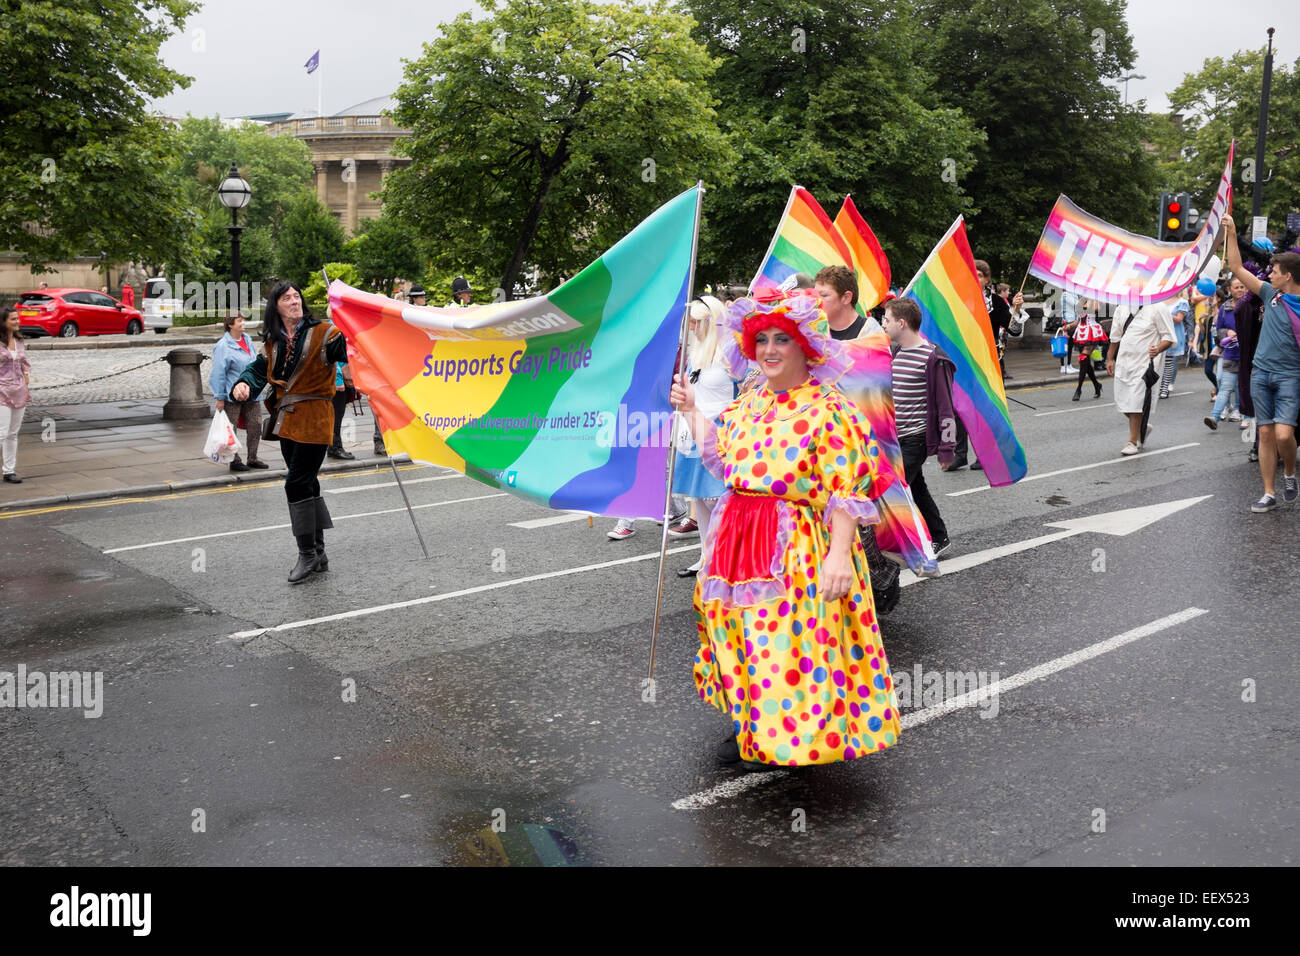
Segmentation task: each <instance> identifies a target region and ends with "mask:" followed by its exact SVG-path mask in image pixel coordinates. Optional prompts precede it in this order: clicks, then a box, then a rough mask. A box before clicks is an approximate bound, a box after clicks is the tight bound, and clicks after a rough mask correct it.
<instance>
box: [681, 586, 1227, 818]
mask: <svg viewBox="0 0 1300 956" xmlns="http://www.w3.org/2000/svg"><path fill="white" fill-rule="evenodd" d="M1209 613H1210V612H1209V611H1207V610H1205V609H1203V608H1199V607H1189V608H1187V609H1186V610H1183V611H1179V612H1178V613H1177V614H1170V615H1168V616H1167V617H1162V618H1160V619H1159V620H1158V621H1152V622H1151V623H1150V624H1143V625H1142V626H1141V627H1135V628H1133V629H1132V630H1129V631H1125V632H1124V633H1123V634H1117V635H1115V636H1114V637H1111V638H1107V639H1106V640H1104V641H1099V642H1097V643H1096V644H1090V645H1089V646H1087V647H1084V648H1080V649H1079V650H1077V651H1072V652H1071V653H1069V654H1065V655H1062V656H1061V657H1057V658H1055V659H1053V660H1050V661H1047V662H1046V663H1043V664H1039V665H1037V666H1035V667H1031V668H1029V669H1028V670H1023V671H1021V672H1020V673H1018V674H1012V675H1011V676H1010V677H1008V678H1006V679H1005V680H999V681H996V682H994V683H992V684H989V685H988V686H986V687H984V688H982V689H980V690H976V691H971V692H969V693H966V694H962V695H960V696H958V697H954V698H952V699H951V700H946V701H944V702H943V703H942V704H939V705H937V706H934V707H926V708H924V709H922V710H918V711H916V712H914V713H911V714H908V715H907V716H905V717H904V718H903V719H902V721H901V723H902V727H903V729H904V730H910V729H912V728H914V727H919V726H921V725H922V724H925V723H929V722H930V721H931V720H934V719H935V718H938V717H946V716H947V715H948V714H951V713H954V712H956V711H958V710H963V709H965V708H967V707H974V706H976V705H978V704H980V703H983V702H984V701H986V700H987V699H988V698H990V697H992V696H994V695H996V694H1004V693H1006V692H1008V691H1012V690H1015V689H1017V688H1019V687H1024V686H1025V685H1026V684H1031V683H1033V682H1034V681H1036V680H1042V679H1043V678H1044V677H1048V676H1050V675H1052V674H1055V673H1058V672H1060V671H1063V670H1066V669H1067V668H1070V667H1074V666H1075V665H1076V664H1082V663H1083V662H1084V661H1087V660H1091V659H1092V658H1094V657H1100V656H1101V655H1102V654H1108V653H1110V652H1111V651H1114V650H1118V649H1119V648H1121V647H1124V646H1125V645H1126V644H1132V643H1133V642H1134V641H1138V640H1141V639H1142V638H1144V637H1149V636H1151V635H1152V634H1156V633H1159V632H1160V631H1164V630H1167V629H1169V628H1171V627H1177V626H1178V625H1179V624H1185V623H1186V622H1188V621H1191V620H1194V619H1196V618H1198V617H1200V616H1201V615H1203V614H1209ZM788 776H790V772H789V771H788V770H777V771H772V772H770V773H762V774H759V773H755V774H749V775H747V776H744V777H733V778H732V779H730V780H726V781H724V782H723V783H720V784H718V785H717V786H715V787H711V788H709V789H708V790H704V791H702V792H700V793H693V794H691V795H690V796H689V797H683V798H682V799H680V800H675V801H673V804H672V807H673V809H674V810H703V809H704V808H705V807H711V806H713V804H715V803H717V802H718V801H719V800H724V799H726V798H728V797H734V796H736V795H738V794H741V793H744V792H745V791H746V790H752V789H753V788H755V787H757V786H759V785H760V784H764V783H773V782H775V781H777V780H780V779H781V778H783V777H788Z"/></svg>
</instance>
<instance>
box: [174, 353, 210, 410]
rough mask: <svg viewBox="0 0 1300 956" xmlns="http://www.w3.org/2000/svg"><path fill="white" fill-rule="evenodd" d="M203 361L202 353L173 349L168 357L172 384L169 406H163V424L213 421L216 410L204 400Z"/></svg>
mask: <svg viewBox="0 0 1300 956" xmlns="http://www.w3.org/2000/svg"><path fill="white" fill-rule="evenodd" d="M202 361H203V353H202V352H200V351H199V350H198V349H172V350H171V351H170V352H168V353H167V364H168V365H170V366H171V367H172V380H171V388H170V390H169V391H168V394H167V404H166V405H164V406H163V421H169V422H175V421H188V420H190V419H196V418H210V417H212V409H211V407H209V405H208V402H207V400H206V399H204V397H203V380H202V379H201V378H200V377H199V363H200V362H202Z"/></svg>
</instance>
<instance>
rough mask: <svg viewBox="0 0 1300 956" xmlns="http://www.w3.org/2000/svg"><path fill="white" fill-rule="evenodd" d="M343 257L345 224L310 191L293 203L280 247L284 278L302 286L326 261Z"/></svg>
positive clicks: (278, 247) (281, 229)
mask: <svg viewBox="0 0 1300 956" xmlns="http://www.w3.org/2000/svg"><path fill="white" fill-rule="evenodd" d="M343 258H344V256H343V227H342V226H340V225H339V221H338V220H337V219H335V218H334V214H333V213H331V212H330V211H329V210H328V209H326V208H325V207H324V206H323V205H321V203H320V200H318V199H317V198H316V197H315V196H314V195H308V196H304V197H303V198H301V199H299V200H298V201H296V202H295V203H294V204H293V205H292V206H290V207H289V211H288V212H287V213H286V214H285V217H284V224H283V225H282V226H281V228H280V237H279V243H278V245H277V248H276V262H277V264H278V266H279V271H280V276H281V277H282V278H285V279H288V280H290V281H291V282H293V283H295V284H297V285H298V286H299V287H302V286H305V285H306V284H307V282H308V281H309V280H310V279H311V277H312V274H313V273H315V272H316V271H318V270H319V269H320V267H321V266H322V265H324V264H325V263H327V262H338V261H341V260H343Z"/></svg>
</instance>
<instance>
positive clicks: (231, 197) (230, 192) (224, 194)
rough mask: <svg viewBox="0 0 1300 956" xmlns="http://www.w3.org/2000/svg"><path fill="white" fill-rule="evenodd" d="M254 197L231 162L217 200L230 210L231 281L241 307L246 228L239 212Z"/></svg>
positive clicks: (219, 188) (218, 189)
mask: <svg viewBox="0 0 1300 956" xmlns="http://www.w3.org/2000/svg"><path fill="white" fill-rule="evenodd" d="M252 197H253V191H252V189H250V188H249V186H248V183H247V182H245V181H244V179H243V178H242V177H240V175H239V167H237V166H236V165H235V164H234V163H233V162H231V164H230V171H229V172H228V173H226V178H225V179H223V180H222V181H221V185H220V186H218V187H217V198H218V199H220V200H221V205H223V206H225V207H226V208H227V209H229V210H230V225H229V226H227V227H226V228H227V229H228V230H230V281H231V282H233V283H234V285H235V289H236V291H235V299H236V302H237V304H238V305H240V306H242V305H243V301H242V300H243V296H242V295H241V294H240V293H239V291H238V290H239V234H240V232H242V231H243V229H244V227H243V226H241V225H239V210H241V209H243V208H244V207H245V206H247V205H248V201H249V200H250V199H251V198H252Z"/></svg>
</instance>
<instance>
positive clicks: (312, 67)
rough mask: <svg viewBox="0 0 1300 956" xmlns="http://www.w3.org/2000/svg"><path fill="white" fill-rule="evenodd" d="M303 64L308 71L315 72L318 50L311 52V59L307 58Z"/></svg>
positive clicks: (317, 63) (318, 55)
mask: <svg viewBox="0 0 1300 956" xmlns="http://www.w3.org/2000/svg"><path fill="white" fill-rule="evenodd" d="M303 65H304V66H305V67H307V72H308V73H315V72H316V67H318V66H320V50H317V51H316V52H315V53H313V54H312V55H311V59H310V60H308V61H307V62H306V63H304V64H303Z"/></svg>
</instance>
